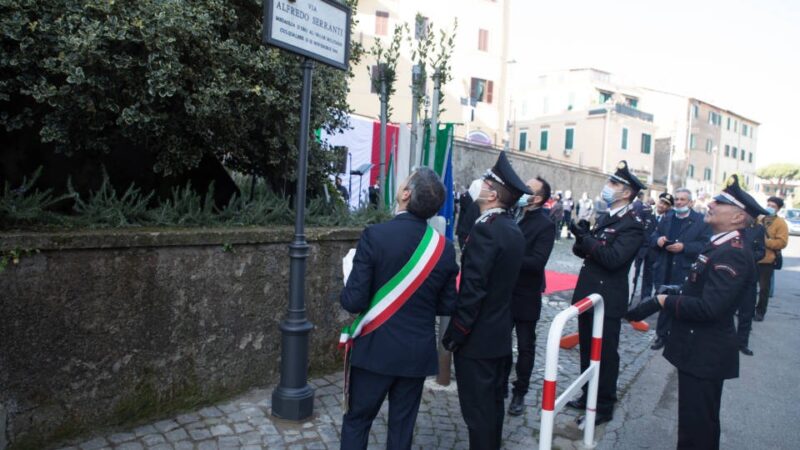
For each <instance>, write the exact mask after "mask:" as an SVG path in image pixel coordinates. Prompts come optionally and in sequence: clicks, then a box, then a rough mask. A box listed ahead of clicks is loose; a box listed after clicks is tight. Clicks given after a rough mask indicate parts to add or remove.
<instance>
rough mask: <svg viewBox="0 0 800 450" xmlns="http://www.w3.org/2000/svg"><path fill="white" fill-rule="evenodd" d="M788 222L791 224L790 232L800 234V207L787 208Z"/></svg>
mask: <svg viewBox="0 0 800 450" xmlns="http://www.w3.org/2000/svg"><path fill="white" fill-rule="evenodd" d="M786 224H787V225H789V234H792V235H800V209H787V210H786Z"/></svg>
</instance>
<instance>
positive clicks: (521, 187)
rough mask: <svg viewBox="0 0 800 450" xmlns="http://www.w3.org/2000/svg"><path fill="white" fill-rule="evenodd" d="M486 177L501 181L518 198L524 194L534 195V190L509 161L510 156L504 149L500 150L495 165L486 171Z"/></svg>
mask: <svg viewBox="0 0 800 450" xmlns="http://www.w3.org/2000/svg"><path fill="white" fill-rule="evenodd" d="M484 178H487V179H490V180H493V181H496V182H498V183H500V184H501V185H503V186H504V187H505V188H506V189H508V190H509V192H511V194H512V195H514V196H515V197H517V198H519V197H521V196H522V194H528V195H533V191H531V189H530V188H529V187H528V186H527V185H525V183H523V182H522V180H521V179H520V178H519V175H517V172H514V168H513V167H511V163H510V162H508V156H506V152H504V151H503V152H500V156H499V157H498V158H497V162H496V163H494V167H492V168H491V169H489V170H488V171H487V172H486V176H484Z"/></svg>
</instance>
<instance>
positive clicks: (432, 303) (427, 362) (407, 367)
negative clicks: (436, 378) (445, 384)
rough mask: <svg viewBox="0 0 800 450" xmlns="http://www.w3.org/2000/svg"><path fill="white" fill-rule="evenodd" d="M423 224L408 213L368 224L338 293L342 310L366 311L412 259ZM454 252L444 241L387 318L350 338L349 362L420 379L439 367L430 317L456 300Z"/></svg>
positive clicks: (448, 308) (443, 311)
mask: <svg viewBox="0 0 800 450" xmlns="http://www.w3.org/2000/svg"><path fill="white" fill-rule="evenodd" d="M426 227H427V222H426V221H425V220H424V219H421V218H419V217H417V216H415V215H413V214H411V213H401V214H398V215H397V216H396V217H395V218H394V219H392V220H390V221H388V222H384V223H381V224H377V225H372V226H369V227H367V228H366V229H365V230H364V232H363V233H362V234H361V239H360V240H359V241H358V247H357V249H356V255H355V257H354V258H353V270H352V272H350V278H348V280H347V285H346V286H345V288H344V290H343V291H342V295H341V304H342V307H343V308H344V309H346V310H347V311H349V312H351V313H354V314H358V313H361V312H363V311H365V310H366V309H367V308H368V307H369V304H370V301H371V300H372V297H373V296H374V295H375V292H377V291H378V289H380V288H381V287H382V286H383V285H384V284H386V282H387V281H389V280H390V279H391V278H392V277H393V276H394V275H395V274H397V272H399V271H400V269H401V268H402V267H403V266H404V265H405V264H406V263H407V262H408V261H409V259H411V255H412V254H413V253H414V250H416V249H417V246H418V245H419V242H420V240H421V239H422V236H423V234H424V233H425V230H426ZM456 275H458V265H457V264H456V255H455V250H454V249H453V244H452V242H449V241H448V242H446V243H445V247H444V252H443V253H442V256H441V258H440V259H439V262H438V263H437V264H436V266H435V267H434V268H433V270H432V271H431V273H430V275H429V276H428V277H427V278H426V279H425V281H424V282H423V283H422V285H421V286H420V287H419V288H418V289H417V291H416V292H415V293H414V294H413V295H412V296H411V298H409V299H408V301H407V302H406V303H405V304H404V305H403V307H402V308H400V309H399V310H398V311H397V312H396V313H395V314H394V315H393V316H392V317H391V318H390V319H389V320H387V321H386V322H385V323H384V324H383V325H381V326H380V327H378V328H377V329H376V330H375V331H373V332H372V333H369V334H367V335H366V336H360V337H358V338H356V339H355V341H354V342H353V348H352V353H351V355H352V356H351V363H352V365H353V366H355V367H360V368H362V369H367V370H370V371H372V372H376V373H380V374H383V375H394V376H403V377H425V376H428V375H435V374H436V373H437V370H438V358H437V353H436V334H435V320H436V316H437V315H449V314H450V313H451V312H452V310H453V307H454V306H455V300H456V290H455V289H456V287H455V279H456Z"/></svg>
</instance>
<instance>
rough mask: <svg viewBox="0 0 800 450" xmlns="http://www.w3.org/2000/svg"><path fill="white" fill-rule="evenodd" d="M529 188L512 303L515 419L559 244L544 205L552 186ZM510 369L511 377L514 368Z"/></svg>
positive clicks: (532, 183) (539, 182)
mask: <svg viewBox="0 0 800 450" xmlns="http://www.w3.org/2000/svg"><path fill="white" fill-rule="evenodd" d="M526 184H527V185H528V187H529V188H530V189H531V191H533V195H527V194H526V195H523V196H522V197H520V200H519V202H518V203H520V206H523V208H524V209H523V211H524V215H523V216H522V218H521V219H520V221H519V223H518V225H519V228H520V230H522V235H523V236H525V255H524V257H523V258H522V268H521V269H520V271H519V278H517V284H516V286H514V292H513V296H512V301H511V317H512V318H513V319H514V329H515V330H516V332H517V354H518V356H517V364H516V375H517V379H516V380H515V381H514V388H513V389H512V394H513V396H512V398H511V404H509V405H508V414H509V415H511V416H519V415H521V414H522V413H523V411H524V400H525V394H527V393H528V387H529V385H530V380H531V373H532V372H533V360H534V355H535V351H536V322H538V321H539V316H540V314H541V312H542V291H543V290H544V267H545V266H546V265H547V260H548V259H550V252H552V251H553V244H554V240H555V227H554V226H553V222H552V221H551V220H550V218H549V217H548V214H547V213H546V212H545V211H544V210H543V209H542V205H543V204H544V202H546V201H547V199H548V198H550V184H549V183H547V181H545V180H544V179H543V178H541V177H537V178H533V179H531V180H528V182H527V183H526ZM523 200H524V202H523ZM508 369H509V371H508V373H509V374H510V373H511V366H509V367H508ZM506 382H508V375H506Z"/></svg>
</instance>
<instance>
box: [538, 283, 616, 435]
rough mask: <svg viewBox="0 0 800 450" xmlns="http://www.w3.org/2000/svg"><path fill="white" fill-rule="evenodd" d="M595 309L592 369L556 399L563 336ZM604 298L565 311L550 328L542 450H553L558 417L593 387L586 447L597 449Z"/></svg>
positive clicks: (588, 403) (596, 296)
mask: <svg viewBox="0 0 800 450" xmlns="http://www.w3.org/2000/svg"><path fill="white" fill-rule="evenodd" d="M592 307H594V324H593V325H592V352H591V361H590V362H589V368H588V369H586V371H584V372H583V373H582V374H581V375H580V376H579V377H578V379H576V380H575V381H573V382H572V384H570V385H569V387H568V388H567V389H566V390H564V392H563V393H562V394H561V395H560V396H558V398H556V379H557V378H558V351H559V344H560V342H561V333H563V331H564V325H565V324H566V323H567V321H568V320H570V319H572V318H573V317H578V316H579V315H580V314H582V313H584V312H586V311H588V310H589V309H592ZM604 310H605V307H604V306H603V297H602V296H601V295H599V294H592V295H590V296H588V297H586V298H584V299H583V300H581V301H579V302H577V303H575V304H574V305H572V306H570V307H569V308H567V309H565V310H564V311H561V312H560V313H558V315H556V317H555V318H554V319H553V323H552V324H551V325H550V333H549V334H548V336H547V354H546V356H545V360H546V362H545V366H544V386H543V388H542V422H541V426H540V427H539V450H549V449H550V447H551V446H552V443H553V423H554V421H555V416H556V414H557V413H558V412H559V411H561V408H563V407H564V405H565V404H566V403H567V401H569V399H571V398H572V397H573V396H574V395H575V393H576V392H577V391H578V390H579V389H581V388H582V387H583V385H584V384H586V383H587V382H588V383H589V392H588V394H589V395H588V398H587V399H586V419H585V422H584V425H585V426H584V429H583V445H584V446H585V447H586V448H593V447H594V446H595V443H594V419H595V415H596V414H597V412H596V409H595V408H597V387H598V384H599V382H600V351H601V349H602V345H603V313H604Z"/></svg>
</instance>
